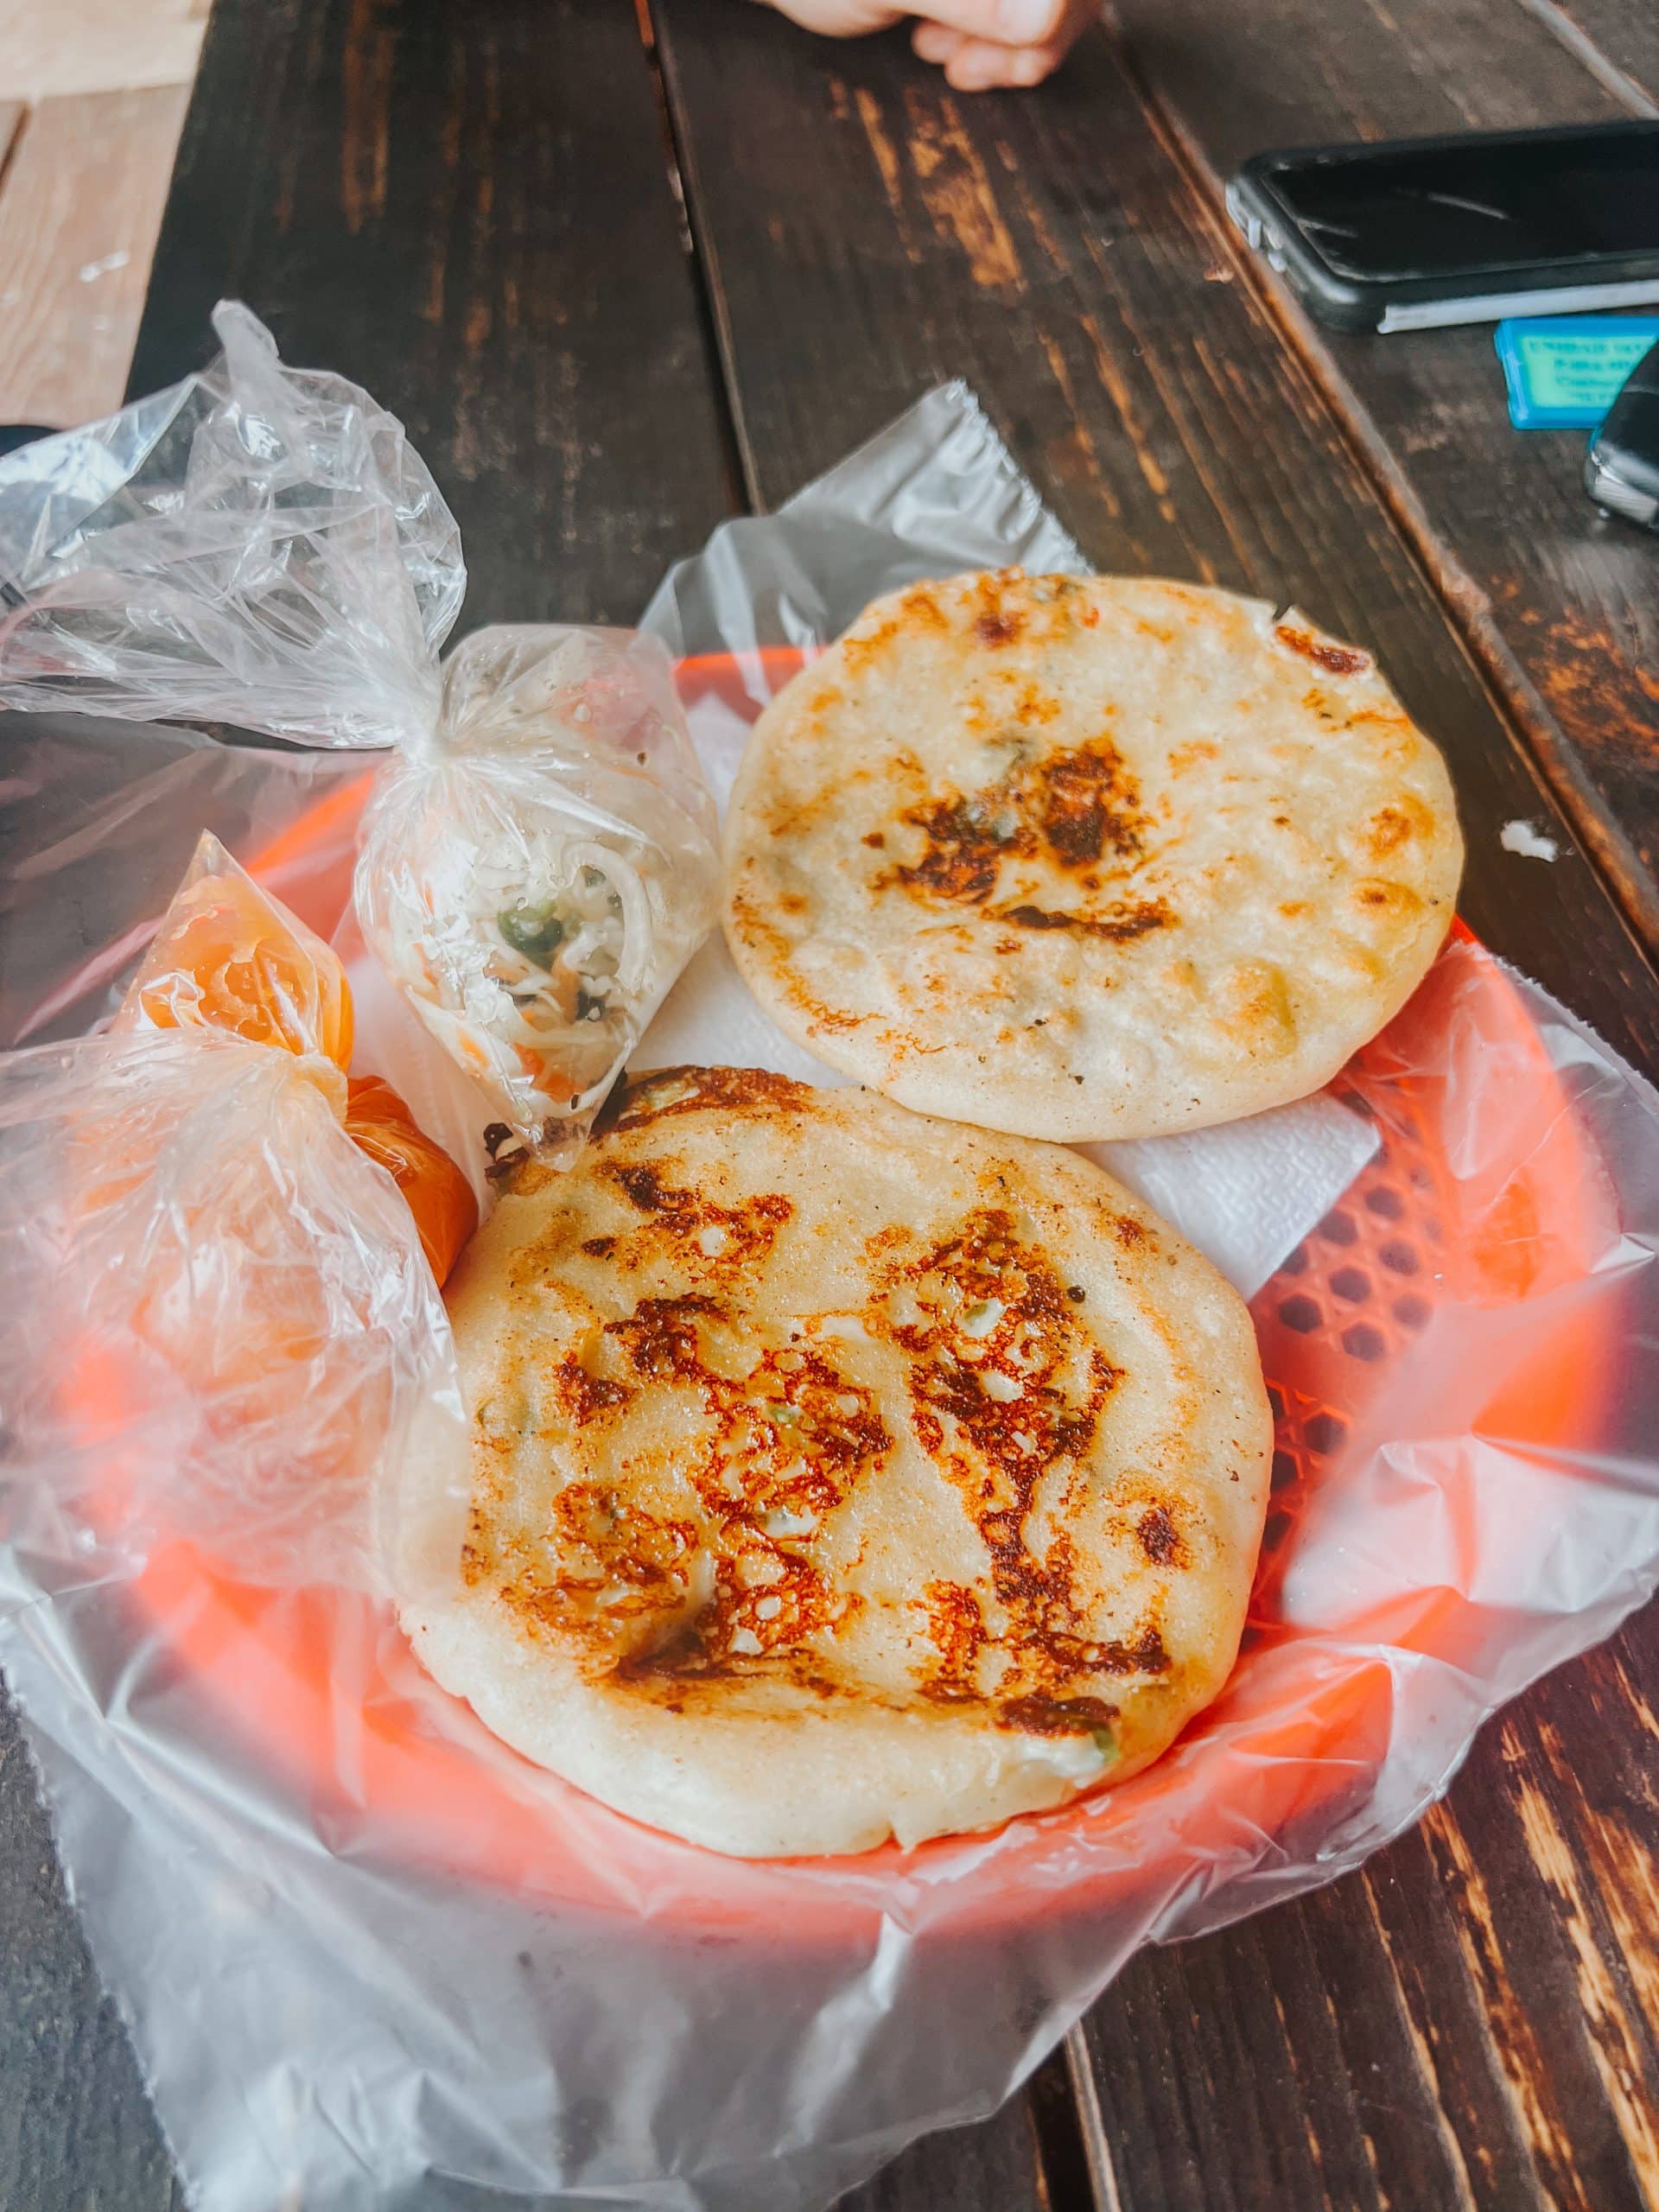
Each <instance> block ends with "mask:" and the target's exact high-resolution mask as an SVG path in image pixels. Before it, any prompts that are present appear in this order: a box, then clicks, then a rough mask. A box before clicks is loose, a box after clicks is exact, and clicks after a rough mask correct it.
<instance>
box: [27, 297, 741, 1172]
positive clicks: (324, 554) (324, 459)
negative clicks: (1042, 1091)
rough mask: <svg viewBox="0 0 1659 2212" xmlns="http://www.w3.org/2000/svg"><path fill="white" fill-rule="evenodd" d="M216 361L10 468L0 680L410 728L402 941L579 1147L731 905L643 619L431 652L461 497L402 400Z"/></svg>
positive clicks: (401, 757) (361, 885) (475, 1041)
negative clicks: (721, 894) (441, 476)
mask: <svg viewBox="0 0 1659 2212" xmlns="http://www.w3.org/2000/svg"><path fill="white" fill-rule="evenodd" d="M213 321H214V327H215V329H216V330H217V332H218V334H219V337H220V339H221V340H222V341H223V344H224V348H225V351H224V353H223V355H222V356H221V358H220V359H219V360H218V361H216V362H215V363H214V364H213V366H212V367H211V368H209V369H207V370H206V371H205V372H203V373H202V374H201V375H200V376H197V377H192V378H188V379H187V380H186V381H185V382H184V383H183V384H181V385H175V386H174V387H173V388H172V389H171V390H170V391H165V392H162V393H158V394H157V395H156V396H155V397H151V398H149V399H144V400H141V401H138V402H137V403H136V404H134V405H133V406H131V407H129V408H127V409H125V410H124V411H123V412H122V413H120V414H118V415H116V416H111V418H110V419H109V420H108V421H107V422H105V423H98V424H94V425H93V426H92V428H90V429H85V430H75V431H70V432H67V433H65V434H64V435H62V436H60V437H56V438H50V439H47V440H44V441H42V442H41V443H39V444H37V445H34V446H29V447H27V448H23V449H22V452H20V453H19V454H16V455H14V456H13V457H12V458H11V459H10V461H6V462H5V463H3V464H0V579H3V588H4V595H5V597H6V599H7V601H9V602H10V606H11V609H12V611H11V613H10V614H9V615H8V616H7V617H6V618H5V619H4V620H3V622H0V702H4V704H6V705H7V706H10V707H15V708H24V709H28V708H41V707H51V706H57V707H72V708H79V709H83V710H86V711H89V712H90V711H98V712H102V713H105V714H110V715H123V716H125V717H128V718H130V719H133V720H137V721H163V720H165V721H175V722H176V721H186V722H207V723H219V722H226V723H231V724H233V725H235V726H236V727H238V728H242V729H246V730H257V731H264V732H265V733H267V734H270V735H271V736H274V737H278V738H283V739H285V740H289V741H293V742H296V743H298V744H301V745H307V746H321V747H395V748H396V749H397V751H396V758H395V760H393V761H392V762H391V764H390V765H389V766H387V767H386V768H385V770H384V771H383V772H382V774H381V776H380V779H379V782H378V790H377V792H376V795H375V798H374V801H373V804H372V808H371V810H370V812H369V815H368V817H367V820H366V823H365V835H364V841H363V845H362V849H361V853H360V855H359V864H358V872H357V883H356V899H357V906H358V911H359V918H360V919H361V922H362V925H363V929H364V933H365V937H366V938H367V939H368V942H369V944H370V946H371V948H372V950H373V952H374V953H375V955H376V957H377V958H378V960H379V962H380V963H381V964H382V965H383V966H384V967H385V969H386V971H387V972H388V974H389V975H390V976H391V977H392V979H393V981H394V982H395V983H396V984H397V987H398V988H399V990H400V991H401V992H402V993H403V994H404V996H405V997H406V999H407V1000H408V1001H409V1003H410V1005H411V1006H413V1007H414V1008H415V1009H416V1012H417V1013H418V1014H419V1015H420V1017H421V1018H422V1020H423V1021H424V1022H425V1024H426V1025H427V1027H429V1029H430V1030H431V1032H432V1033H433V1034H434V1035H435V1037H436V1038H437V1039H438V1040H439V1042H440V1043H441V1044H442V1046H443V1047H444V1049H445V1051H446V1052H448V1054H449V1055H450V1056H451V1057H452V1058H454V1060H455V1061H456V1062H457V1063H458V1064H459V1065H461V1067H463V1068H464V1069H465V1070H467V1072H468V1073H469V1074H470V1075H471V1077H473V1078H474V1080H475V1082H476V1084H477V1086H478V1089H479V1099H480V1103H479V1109H478V1111H477V1113H476V1115H475V1116H474V1122H475V1125H476V1126H475V1132H474V1134H475V1135H476V1137H477V1138H478V1139H479V1140H480V1141H482V1139H483V1135H484V1132H485V1130H486V1128H492V1127H493V1128H494V1132H495V1134H494V1135H493V1147H495V1148H498V1149H499V1147H500V1146H501V1144H502V1143H503V1142H504V1141H505V1139H506V1138H507V1137H508V1136H512V1137H513V1138H515V1139H517V1140H518V1141H520V1142H522V1143H524V1144H526V1145H529V1146H530V1147H532V1148H534V1149H536V1150H537V1152H539V1153H540V1154H542V1155H543V1157H545V1158H546V1159H547V1160H550V1162H552V1163H553V1164H556V1165H558V1164H565V1163H567V1162H568V1161H569V1160H570V1159H572V1158H574V1156H575V1153H576V1151H577V1150H578V1148H579V1147H580V1145H581V1142H582V1138H583V1137H584V1136H585V1135H586V1133H587V1130H588V1126H589V1124H590V1123H591V1122H592V1120H593V1117H594V1114H595V1113H596V1112H597V1110H598V1108H599V1105H600V1103H601V1101H602V1099H603V1097H604V1096H605V1093H606V1091H607V1090H608V1088H609V1087H610V1084H611V1083H612V1081H613V1078H614V1077H615V1076H616V1074H617V1073H618V1071H620V1068H621V1066H622V1065H623V1064H624V1062H625V1061H626V1058H627V1057H628V1054H629V1053H630V1052H631V1051H632V1047H633V1046H634V1044H635V1042H636V1041H637V1039H638V1038H639V1035H640V1033H641V1032H642V1031H643V1029H644V1027H645V1024H646V1023H647V1022H648V1021H649V1020H650V1018H651V1015H652V1013H653V1012H654V1010H655V1008H656V1007H657V1005H658V1002H659V1001H660V1000H661V999H662V997H663V996H664V993H665V992H666V991H667V989H668V988H669V986H670V985H671V983H672V982H673V981H674V979H675V977H676V976H677V975H678V974H679V972H680V970H681V969H682V968H683V966H684V965H685V963H686V962H687V960H688V959H689V958H690V956H691V954H692V953H693V952H694V951H695V950H696V947H697V945H698V944H700V943H701V942H702V938H704V936H706V934H707V933H708V931H709V927H710V925H711V924H712V922H713V919H714V915H715V899H716V895H717V889H718V880H719V866H718V859H717V855H716V850H715V816H714V809H713V805H712V803H711V801H710V799H709V793H708V790H707V787H706V785H704V782H703V779H702V771H701V769H700V768H699V766H698V765H697V761H696V755H695V753H693V752H692V750H691V747H690V741H689V739H688V738H687V735H686V731H685V723H684V718H683V715H682V713H681V710H680V708H679V705H678V702H677V699H676V696H675V690H674V683H673V674H672V669H671V664H670V662H669V659H668V657H667V655H666V653H665V652H664V649H663V648H662V646H661V645H658V643H657V642H656V640H654V639H647V638H643V637H640V636H638V635H636V634H635V633H633V632H627V631H617V630H602V629H581V628H572V627H566V626H556V625H550V626H546V627H534V628H524V627H519V628H503V629H498V630H486V631H482V632H477V633H475V634H474V636H472V637H470V638H468V639H467V640H466V641H465V642H464V644H463V645H461V647H460V648H459V649H458V650H457V651H456V652H455V653H454V655H453V656H452V658H450V660H449V661H448V664H446V665H444V666H442V667H441V666H440V664H439V658H438V656H439V652H440V649H441V648H442V645H443V643H444V640H445V639H446V638H447V637H448V634H449V632H450V630H451V628H452V627H453V626H454V621H455V618H456V616H457V614H458V613H459V612H460V609H461V600H462V597H463V594H464V592H465V588H466V570H465V568H464V565H463V563H462V559H461V540H460V537H459V534H458V532H457V531H456V528H455V524H454V518H453V516H452V515H451V514H450V512H449V510H448V507H447V506H446V505H445V504H444V500H443V498H442V493H440V492H439V490H438V488H437V486H436V485H435V483H434V482H433V480H432V478H431V476H430V475H429V474H428V472H427V469H426V467H425V466H424V465H423V462H422V461H421V460H420V458H419V456H418V455H417V454H416V453H415V452H414V451H413V450H412V449H411V448H410V445H409V443H408V442H407V440H406V439H405V437H404V430H403V426H402V425H401V423H398V422H397V420H396V418H395V417H394V416H391V415H389V414H387V413H386V412H385V410H384V409H382V408H380V407H378V406H377V405H376V404H375V403H374V401H373V400H372V399H371V398H370V397H369V396H368V394H367V393H366V392H365V391H360V390H359V388H358V387H357V386H356V385H353V384H350V383H347V382H346V380H345V379H344V378H340V377H336V376H332V375H328V374H325V373H322V372H317V371H312V370H296V369H289V368H286V367H284V366H283V363H282V362H281V360H280V359H278V357H277V348H276V346H275V344H274V343H273V341H272V340H271V337H270V333H269V332H268V331H266V330H265V329H264V327H263V326H262V325H261V324H260V323H259V322H258V321H257V320H256V319H255V317H254V316H253V315H251V314H250V313H249V312H248V310H247V309H246V308H244V307H240V306H238V305H234V304H231V305H224V306H221V307H220V308H219V309H218V310H217V312H216V314H215V315H214V318H213Z"/></svg>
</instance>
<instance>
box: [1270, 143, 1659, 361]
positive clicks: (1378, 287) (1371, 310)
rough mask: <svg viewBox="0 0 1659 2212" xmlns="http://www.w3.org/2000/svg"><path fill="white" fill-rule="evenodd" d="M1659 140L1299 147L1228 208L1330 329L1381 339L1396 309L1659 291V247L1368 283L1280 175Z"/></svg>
mask: <svg viewBox="0 0 1659 2212" xmlns="http://www.w3.org/2000/svg"><path fill="white" fill-rule="evenodd" d="M1633 131H1634V132H1641V133H1643V134H1645V133H1647V132H1652V133H1653V134H1655V135H1656V136H1659V123H1641V122H1637V121H1634V120H1632V121H1630V122H1620V123H1608V124H1564V125H1563V124H1557V125H1554V126H1552V127H1551V128H1549V129H1548V130H1484V131H1463V130H1460V131H1454V132H1448V133H1443V134H1440V135H1439V136H1436V137H1427V138H1389V139H1380V140H1377V141H1376V142H1375V143H1363V144H1347V145H1336V146H1296V147H1288V148H1281V149H1279V150H1278V151H1276V152H1270V153H1265V154H1254V155H1252V156H1251V157H1250V159H1249V161H1247V162H1245V163H1244V164H1243V168H1240V170H1239V172H1238V174H1237V175H1236V176H1235V177H1234V178H1233V180H1232V181H1231V182H1230V184H1229V186H1228V187H1227V207H1228V212H1229V213H1230V215H1231V216H1232V219H1233V220H1234V222H1235V223H1236V224H1237V226H1238V227H1239V229H1240V230H1241V231H1243V233H1244V235H1245V238H1246V239H1247V240H1248V241H1249V245H1250V246H1251V247H1252V249H1253V250H1255V251H1257V252H1260V253H1262V254H1263V255H1265V257H1266V258H1267V260H1268V264H1269V265H1270V266H1271V267H1273V268H1274V269H1277V270H1280V271H1281V272H1282V274H1283V275H1284V276H1285V277H1286V278H1287V280H1288V282H1289V283H1290V284H1291V285H1292V287H1293V288H1294V290H1295V291H1296V293H1297V294H1298V296H1300V298H1301V299H1302V300H1304V301H1305V302H1306V305H1307V306H1308V308H1309V309H1310V310H1311V311H1312V312H1313V315H1316V316H1317V317H1318V318H1319V321H1321V322H1324V323H1329V324H1330V325H1332V327H1334V328H1336V329H1338V330H1376V329H1379V328H1380V327H1382V323H1383V316H1384V315H1385V314H1386V313H1387V312H1388V310H1389V308H1391V307H1400V306H1403V305H1405V304H1407V303H1408V302H1418V301H1439V300H1458V299H1464V298H1477V297H1481V298H1485V297H1491V296H1498V295H1502V296H1510V295H1512V294H1516V293H1521V292H1540V291H1558V290H1566V289H1574V290H1580V289H1585V288H1586V287H1587V286H1589V285H1592V284H1625V283H1642V282H1643V281H1652V282H1655V283H1659V248H1656V249H1655V250H1654V251H1651V252H1643V253H1639V254H1585V255H1574V256H1573V257H1571V258H1568V259H1558V260H1554V261H1535V262H1529V263H1526V264H1522V265H1520V266H1517V267H1515V268H1512V269H1503V270H1495V269H1487V270H1479V269H1472V268H1471V269H1469V270H1453V271H1452V272H1450V273H1448V274H1446V275H1442V276H1439V277H1401V278H1391V279H1376V280H1368V279H1363V278H1358V277H1344V276H1340V275H1338V272H1337V271H1336V270H1334V269H1332V267H1331V265H1330V264H1329V263H1328V262H1327V261H1326V260H1325V257H1324V255H1323V254H1321V253H1320V251H1319V249H1318V247H1317V246H1316V245H1313V242H1312V240H1311V239H1310V238H1308V237H1307V235H1306V232H1304V231H1303V230H1302V228H1301V226H1300V219H1299V218H1298V216H1297V215H1296V214H1295V213H1294V210H1293V209H1292V208H1291V207H1290V206H1289V204H1288V203H1287V201H1286V200H1284V199H1283V198H1282V197H1281V194H1280V193H1279V191H1278V189H1277V185H1276V173H1277V172H1278V171H1279V170H1281V169H1282V168H1286V167H1287V166H1288V165H1289V164H1291V163H1292V162H1298V163H1300V162H1316V161H1326V160H1344V159H1348V160H1363V159H1365V158H1366V157H1367V156H1371V155H1376V154H1386V153H1391V152H1393V151H1395V149H1406V148H1409V149H1413V150H1414V151H1421V152H1425V153H1440V152H1443V151H1446V150H1448V149H1452V148H1453V147H1462V146H1466V145H1467V144H1468V143H1469V142H1470V140H1471V138H1480V139H1484V141H1485V142H1486V143H1488V144H1489V145H1491V146H1494V147H1497V146H1528V145H1531V146H1536V147H1538V148H1540V149H1541V148H1543V147H1545V146H1549V145H1556V144H1560V143H1562V142H1564V141H1568V140H1574V139H1578V140H1582V139H1585V138H1587V137H1611V136H1614V135H1620V136H1623V135H1625V134H1628V133H1630V132H1633Z"/></svg>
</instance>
